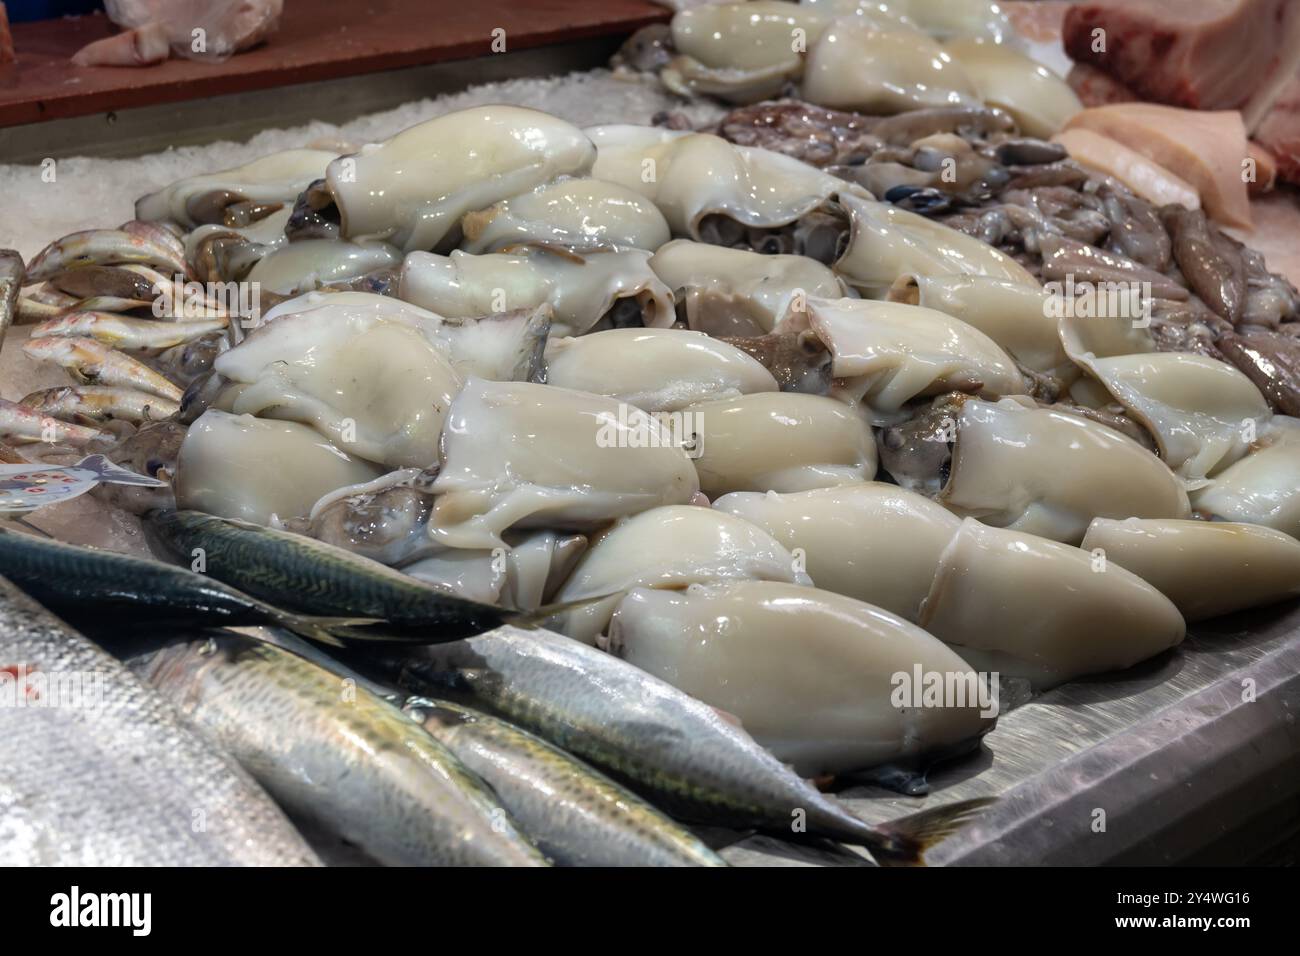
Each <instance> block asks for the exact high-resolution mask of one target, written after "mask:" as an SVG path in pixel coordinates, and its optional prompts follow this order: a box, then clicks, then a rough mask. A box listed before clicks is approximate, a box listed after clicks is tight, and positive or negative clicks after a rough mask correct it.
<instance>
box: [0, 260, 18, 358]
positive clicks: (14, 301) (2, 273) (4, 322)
mask: <svg viewBox="0 0 1300 956" xmlns="http://www.w3.org/2000/svg"><path fill="white" fill-rule="evenodd" d="M22 289H23V257H22V256H20V255H19V254H18V253H17V252H15V251H14V250H13V249H0V343H3V342H4V340H5V333H6V332H8V331H9V326H11V325H13V324H14V320H15V319H16V318H17V317H18V296H19V293H21V292H22Z"/></svg>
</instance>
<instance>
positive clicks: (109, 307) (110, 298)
mask: <svg viewBox="0 0 1300 956" xmlns="http://www.w3.org/2000/svg"><path fill="white" fill-rule="evenodd" d="M153 302H154V300H153V299H124V298H122V297H121V296H119V295H93V296H91V297H90V298H89V299H78V300H77V301H76V302H74V303H73V304H72V305H71V306H69V307H68V308H66V309H63V310H62V312H72V311H76V312H130V311H131V310H132V309H148V308H151V307H152V306H153ZM60 314H62V313H60Z"/></svg>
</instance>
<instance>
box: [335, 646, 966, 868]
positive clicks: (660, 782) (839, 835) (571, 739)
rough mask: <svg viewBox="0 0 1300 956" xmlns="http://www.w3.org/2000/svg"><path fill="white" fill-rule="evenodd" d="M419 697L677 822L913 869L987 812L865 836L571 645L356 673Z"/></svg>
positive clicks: (843, 814) (631, 671) (947, 812)
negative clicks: (799, 841)
mask: <svg viewBox="0 0 1300 956" xmlns="http://www.w3.org/2000/svg"><path fill="white" fill-rule="evenodd" d="M356 665H357V666H358V667H361V668H362V669H364V668H365V667H366V666H369V667H370V668H372V669H376V670H377V671H378V672H379V673H381V674H383V675H384V676H385V677H386V678H387V679H390V680H394V681H396V682H397V683H398V684H400V685H401V686H402V687H404V688H406V689H407V690H410V691H411V692H413V693H417V694H427V695H429V696H433V697H438V698H444V697H445V698H450V699H453V700H456V701H457V702H464V703H466V704H469V705H470V706H474V707H479V708H483V709H486V710H489V711H491V712H493V713H495V714H496V715H498V716H500V717H502V718H504V719H506V720H509V721H511V722H512V723H515V724H518V725H519V726H521V727H523V728H525V729H527V730H531V731H532V732H533V733H535V734H537V735H538V736H540V737H543V738H545V739H547V740H549V741H550V742H551V743H553V744H555V745H556V746H559V747H563V748H564V749H565V750H567V751H569V752H570V753H572V754H574V755H575V756H578V757H581V758H583V759H585V760H589V761H591V762H592V763H593V764H596V765H597V766H599V767H601V768H603V769H604V770H606V771H608V772H610V773H611V774H612V775H613V776H614V777H615V778H616V779H622V780H624V781H626V782H627V783H628V784H629V786H631V787H632V789H634V790H637V791H638V792H640V793H642V794H643V795H645V796H646V797H647V798H648V799H651V800H653V801H654V803H655V805H656V806H658V807H660V808H661V809H663V810H665V811H667V812H669V813H672V814H673V815H674V816H678V817H680V818H682V819H688V820H694V821H697V822H700V823H713V824H720V825H722V826H728V827H734V828H750V827H753V828H758V829H762V830H767V831H770V832H773V833H784V834H786V835H790V834H800V833H806V834H808V835H811V836H821V837H827V838H829V839H833V840H839V841H841V842H843V843H851V844H855V845H859V846H862V847H865V848H866V849H867V850H869V851H870V852H871V854H872V856H874V857H875V858H876V860H877V861H878V862H881V863H899V864H908V863H917V862H920V861H921V859H922V856H923V854H924V852H925V850H926V849H927V848H928V847H929V846H931V845H933V844H934V843H937V842H938V841H939V840H941V839H943V838H944V837H946V836H947V835H948V834H950V833H952V832H953V831H954V830H956V829H957V828H958V827H959V826H960V825H961V824H963V823H964V822H966V820H967V819H969V817H970V816H971V815H972V814H973V813H974V812H975V811H976V810H978V809H980V808H981V807H983V806H985V805H986V804H987V803H988V802H989V801H987V800H968V801H964V802H961V803H954V804H950V805H948V806H944V807H939V808H937V809H935V810H926V811H922V812H921V813H917V814H913V815H912V816H908V817H903V818H902V819H899V820H894V821H891V822H889V823H886V824H883V825H881V826H871V825H870V824H868V823H867V822H866V821H864V820H862V819H860V818H858V817H856V816H854V815H853V814H852V813H850V812H849V811H848V810H847V809H846V808H844V807H843V806H842V805H840V804H839V803H837V802H836V801H834V800H833V799H831V798H829V797H826V796H823V795H822V794H821V793H820V792H818V791H817V790H816V788H814V787H813V786H812V785H811V784H809V783H808V782H807V781H805V780H803V779H802V778H800V777H798V776H797V775H795V773H794V772H793V771H791V770H790V768H789V767H787V766H785V765H784V764H782V763H781V762H780V761H778V760H777V759H776V758H775V757H773V756H772V755H771V754H770V753H768V752H767V751H766V750H764V749H763V748H762V747H760V746H759V745H758V744H757V743H755V742H754V740H753V738H751V737H750V736H749V735H748V734H747V733H745V732H744V731H743V730H741V729H740V728H739V727H737V726H736V725H734V724H732V723H731V722H729V721H728V720H726V719H725V718H724V717H723V716H722V715H720V714H719V712H718V711H716V710H714V709H713V708H712V707H709V706H707V705H706V704H703V703H701V702H700V701H698V700H696V699H695V698H693V697H689V696H687V695H686V694H683V693H682V692H681V691H678V690H677V689H676V688H674V687H672V686H671V685H669V684H666V683H664V682H663V681H661V680H659V679H658V678H655V677H651V676H650V675H649V674H646V673H645V672H644V671H641V670H640V669H638V668H636V667H634V666H632V665H631V664H628V663H626V662H625V661H621V660H619V659H618V658H616V657H612V656H611V655H609V654H605V653H604V652H602V651H598V650H596V649H595V648H593V647H589V646H587V645H586V644H582V643H580V642H578V641H575V640H573V639H571V638H567V637H562V636H561V635H559V634H553V633H551V632H549V631H543V630H535V631H523V630H519V629H518V628H514V627H501V628H498V629H497V630H494V631H492V632H490V633H487V634H481V635H479V636H478V637H472V638H468V639H466V640H463V641H457V642H454V643H450V644H438V645H435V646H429V647H422V648H420V649H418V651H417V652H416V653H414V654H412V653H406V652H399V653H388V652H386V651H385V652H381V653H379V654H372V655H368V656H367V657H366V659H365V661H360V660H357V661H356Z"/></svg>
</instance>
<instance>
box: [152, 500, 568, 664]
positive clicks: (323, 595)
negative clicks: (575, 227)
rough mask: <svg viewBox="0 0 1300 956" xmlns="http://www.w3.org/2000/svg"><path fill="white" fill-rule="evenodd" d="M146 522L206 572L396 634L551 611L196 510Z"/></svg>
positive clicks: (459, 630) (486, 624)
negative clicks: (450, 586) (500, 602)
mask: <svg viewBox="0 0 1300 956" xmlns="http://www.w3.org/2000/svg"><path fill="white" fill-rule="evenodd" d="M144 526H145V531H146V533H147V534H148V535H149V536H150V539H151V541H153V542H154V543H156V544H157V545H158V546H159V547H160V548H161V549H163V550H164V551H166V552H169V553H170V554H172V555H173V556H176V557H179V558H182V559H185V560H188V556H189V555H190V554H191V553H193V552H194V550H195V549H200V550H201V551H202V552H203V553H204V555H206V560H207V573H208V574H211V575H212V576H213V577H215V578H217V579H218V580H220V581H224V582H226V583H227V584H229V585H231V586H232V587H237V588H240V589H242V590H246V591H247V592H248V593H249V594H252V595H254V596H255V597H259V598H262V599H263V600H266V601H271V602H273V603H275V604H276V605H278V606H283V607H285V608H288V609H290V610H293V611H299V612H301V613H304V614H320V615H326V616H331V617H333V616H344V617H362V618H377V619H382V621H383V622H384V625H383V626H384V627H388V626H389V625H391V626H392V628H393V630H392V635H393V636H398V635H401V634H407V633H414V634H415V635H418V636H419V637H420V639H421V640H422V641H425V642H427V641H453V640H457V639H458V638H462V637H467V636H468V635H471V634H481V633H482V632H484V631H488V630H491V629H492V628H494V627H498V626H500V625H502V624H505V623H511V622H523V623H528V622H532V621H540V620H544V619H545V618H546V617H548V616H550V615H551V614H553V613H554V612H555V609H554V608H542V609H540V610H538V611H535V612H530V613H526V614H521V613H517V612H513V611H508V610H506V609H504V608H499V607H496V606H494V605H491V604H483V603H481V602H478V601H470V600H467V599H465V598H461V597H457V596H456V595H454V594H451V593H449V592H447V591H445V590H442V589H440V588H436V587H434V586H432V585H430V584H427V583H425V582H423V581H420V580H419V579H417V578H413V577H411V576H410V575H407V574H403V573H402V572H400V571H394V570H393V569H392V568H389V567H386V566H385V565H382V564H380V563H379V562H378V561H372V560H370V559H369V558H363V557H361V556H360V555H358V554H353V553H352V552H350V551H345V550H344V549H342V548H339V547H335V546H334V545H332V544H326V543H325V542H323V541H317V540H315V539H314V538H308V537H305V536H304V535H300V534H294V533H292V532H288V531H278V530H275V529H273V528H267V527H263V526H262V525H256V524H252V523H250V522H245V521H235V520H232V519H229V518H218V517H215V516H213V515H208V514H204V513H202V512H199V511H157V512H150V513H149V514H147V515H145V517H144ZM354 636H364V635H362V634H357V635H354Z"/></svg>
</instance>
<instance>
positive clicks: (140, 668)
mask: <svg viewBox="0 0 1300 956" xmlns="http://www.w3.org/2000/svg"><path fill="white" fill-rule="evenodd" d="M134 666H135V668H136V670H137V673H140V674H141V675H142V676H143V677H144V678H145V680H146V681H147V682H149V683H150V684H152V685H153V686H154V687H156V688H157V689H158V690H159V691H161V692H162V693H163V695H164V696H166V697H168V698H169V699H171V700H172V701H174V702H175V703H176V705H177V707H178V708H179V709H180V710H181V712H182V713H183V714H184V715H185V716H186V717H187V718H188V719H189V720H190V722H191V723H193V724H194V725H195V726H196V727H198V728H199V729H200V730H201V731H202V732H203V733H204V734H205V735H206V736H208V737H209V738H210V739H212V740H213V741H214V742H215V743H216V744H218V745H219V746H220V747H221V748H222V750H224V751H225V752H227V753H229V754H231V755H232V756H234V757H235V759H236V760H238V761H239V762H240V763H241V764H242V765H243V766H244V767H245V768H247V769H248V771H249V772H250V773H252V774H253V775H254V776H255V777H256V778H257V780H258V781H259V782H260V783H261V784H262V785H263V786H264V787H266V789H267V790H268V791H269V792H270V793H271V795H272V796H274V797H275V798H276V800H277V801H279V803H280V804H281V805H282V806H284V807H285V808H286V809H288V810H289V812H290V813H292V814H294V815H295V816H300V817H304V818H307V819H309V820H311V821H312V822H313V823H315V824H316V825H317V826H319V827H321V828H322V829H324V830H326V831H328V832H330V833H332V834H336V835H338V836H340V837H342V838H343V839H345V840H347V841H348V842H350V843H352V844H354V845H356V846H358V847H360V848H361V849H362V850H364V851H365V852H366V853H367V854H368V855H369V856H371V857H372V858H374V859H375V860H377V861H379V862H381V863H386V864H389V865H393V866H456V865H462V866H463V865H480V866H507V865H511V866H545V865H547V862H546V859H545V858H544V857H543V856H542V855H541V853H539V852H538V851H537V849H536V848H535V847H534V846H533V845H532V844H531V843H529V842H528V840H527V839H526V838H525V837H524V836H523V835H522V834H521V833H520V832H519V830H518V829H517V827H516V826H515V824H514V822H513V821H512V820H511V819H510V815H509V814H508V813H507V811H506V810H505V809H504V808H503V807H502V806H501V803H502V801H501V800H499V799H498V798H497V796H496V795H495V794H494V793H493V792H492V791H491V790H489V789H488V788H487V787H486V786H485V785H484V783H483V782H482V781H481V780H480V779H479V778H478V777H477V776H475V775H474V774H473V773H472V772H471V771H470V770H468V769H467V768H466V767H465V766H464V765H463V764H462V763H461V762H460V761H459V760H458V759H456V757H454V756H453V755H452V753H451V752H450V751H449V750H448V749H447V748H446V747H445V746H443V745H442V744H441V743H439V742H438V741H437V740H435V739H433V738H432V737H431V736H430V735H429V734H428V733H427V732H426V731H425V730H424V729H423V728H422V727H421V726H420V725H419V723H417V722H416V721H414V720H412V719H411V718H410V717H409V716H407V715H406V714H403V713H402V712H401V711H400V710H398V709H397V707H396V706H394V705H393V704H390V703H388V702H387V701H385V700H383V699H382V698H380V697H378V696H376V695H375V694H373V693H371V692H370V691H369V690H367V689H366V688H365V687H363V686H359V685H357V684H355V683H354V682H352V681H350V680H348V679H347V678H344V677H340V676H338V675H336V674H333V673H330V671H328V670H326V669H324V668H323V667H320V666H318V665H316V664H313V663H311V662H310V661H307V660H305V659H303V658H301V657H299V656H297V655H295V654H292V653H290V652H289V651H286V650H284V649H283V648H280V647H275V646H272V645H270V644H267V643H265V642H263V641H260V640H257V639H255V638H252V637H246V636H244V635H241V634H234V633H230V632H221V633H219V634H215V635H214V636H212V637H208V638H206V639H202V638H200V639H196V640H192V641H186V642H184V643H180V644H176V645H173V646H170V647H165V648H163V649H162V650H161V651H158V652H157V653H156V654H155V655H153V656H151V657H149V658H145V659H139V660H137V661H136V662H135V663H134Z"/></svg>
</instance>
